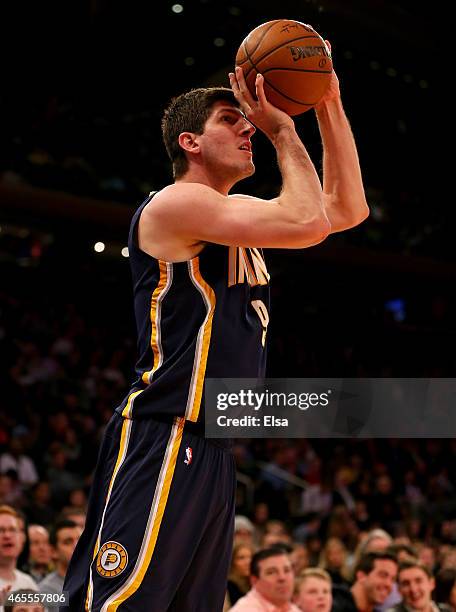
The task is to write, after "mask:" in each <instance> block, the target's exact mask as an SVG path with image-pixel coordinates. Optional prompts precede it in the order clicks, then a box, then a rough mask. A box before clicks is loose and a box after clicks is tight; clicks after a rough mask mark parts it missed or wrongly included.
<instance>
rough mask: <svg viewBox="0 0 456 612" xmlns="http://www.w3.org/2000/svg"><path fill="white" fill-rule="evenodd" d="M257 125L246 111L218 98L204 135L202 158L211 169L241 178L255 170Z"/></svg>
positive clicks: (202, 139)
mask: <svg viewBox="0 0 456 612" xmlns="http://www.w3.org/2000/svg"><path fill="white" fill-rule="evenodd" d="M254 132H255V127H254V126H253V125H252V124H251V123H250V122H249V121H247V119H246V118H245V116H244V115H243V114H242V112H241V111H240V110H239V108H237V107H236V106H234V104H229V103H228V102H225V101H222V100H221V101H218V102H216V103H215V104H214V106H213V107H212V112H211V114H210V116H209V118H208V120H207V121H206V124H205V126H204V132H203V134H202V135H201V136H200V145H201V155H202V157H201V159H202V161H203V163H204V164H206V165H207V166H208V167H209V168H211V170H213V171H216V172H223V173H224V174H226V175H227V174H229V175H233V177H235V178H237V180H240V179H241V178H245V177H247V176H250V175H252V174H253V173H254V172H255V166H254V164H253V156H252V143H251V140H250V139H251V137H252V135H253V134H254Z"/></svg>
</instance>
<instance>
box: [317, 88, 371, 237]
mask: <svg viewBox="0 0 456 612" xmlns="http://www.w3.org/2000/svg"><path fill="white" fill-rule="evenodd" d="M316 114H317V119H318V125H319V128H320V134H321V138H322V142H323V193H324V197H325V201H326V202H327V203H328V205H327V207H326V208H327V213H328V217H329V220H330V222H331V224H332V226H333V230H337V229H346V228H348V227H353V226H354V225H357V224H358V223H361V221H363V219H365V218H366V217H367V216H368V214H369V208H368V206H367V202H366V196H365V193H364V187H363V180H362V176H361V168H360V164H359V158H358V152H357V149H356V144H355V140H354V138H353V134H352V131H351V128H350V124H349V122H348V119H347V117H346V115H345V112H344V109H343V107H342V102H341V100H340V98H332V99H331V100H328V101H327V102H325V103H324V104H322V105H320V106H319V107H318V108H317V109H316ZM339 225H341V227H337V226H339Z"/></svg>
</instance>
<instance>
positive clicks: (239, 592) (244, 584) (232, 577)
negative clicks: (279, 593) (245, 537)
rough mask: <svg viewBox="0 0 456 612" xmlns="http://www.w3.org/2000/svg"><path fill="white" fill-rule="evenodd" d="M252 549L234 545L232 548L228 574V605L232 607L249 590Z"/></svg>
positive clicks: (243, 545) (242, 545) (246, 546)
mask: <svg viewBox="0 0 456 612" xmlns="http://www.w3.org/2000/svg"><path fill="white" fill-rule="evenodd" d="M252 555H253V548H252V547H250V546H248V545H246V544H242V543H241V544H236V545H235V547H234V548H233V556H232V558H231V567H230V571H229V574H228V586H227V591H228V597H227V600H228V603H229V605H231V606H233V605H234V604H235V603H236V602H237V600H238V599H240V598H241V597H243V596H244V595H245V594H246V593H247V592H248V590H249V589H250V581H249V576H250V563H251V561H252Z"/></svg>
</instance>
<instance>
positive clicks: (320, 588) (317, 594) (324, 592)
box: [295, 576, 332, 612]
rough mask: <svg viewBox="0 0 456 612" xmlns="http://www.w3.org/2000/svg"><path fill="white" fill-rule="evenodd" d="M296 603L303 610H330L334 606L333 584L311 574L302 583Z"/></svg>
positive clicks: (310, 611) (307, 611) (321, 611)
mask: <svg viewBox="0 0 456 612" xmlns="http://www.w3.org/2000/svg"><path fill="white" fill-rule="evenodd" d="M295 604H296V605H297V606H298V608H299V609H300V610H302V611H303V612H329V611H330V610H331V606H332V593H331V585H330V584H329V582H328V581H327V580H323V578H317V577H316V576H309V577H308V578H306V579H305V580H304V581H303V582H302V583H301V586H300V588H299V591H298V594H297V595H296V597H295Z"/></svg>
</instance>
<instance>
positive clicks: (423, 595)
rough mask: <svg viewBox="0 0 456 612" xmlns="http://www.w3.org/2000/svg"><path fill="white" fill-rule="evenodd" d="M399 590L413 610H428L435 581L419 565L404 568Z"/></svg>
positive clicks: (400, 575)
mask: <svg viewBox="0 0 456 612" xmlns="http://www.w3.org/2000/svg"><path fill="white" fill-rule="evenodd" d="M398 584H399V591H400V593H401V595H402V597H403V599H404V603H405V605H406V606H408V607H409V608H411V609H412V610H423V611H424V610H428V609H429V606H430V603H431V593H432V591H433V590H434V586H435V582H434V579H433V578H429V576H428V575H427V574H426V572H423V570H422V569H421V568H419V567H410V568H409V569H404V570H402V571H401V573H400V574H399V578H398Z"/></svg>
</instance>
